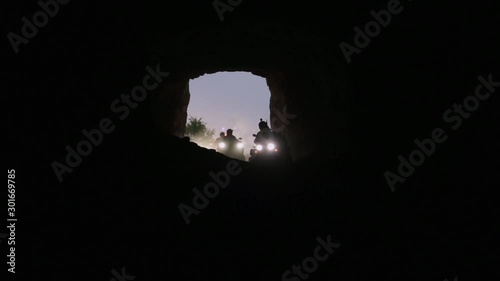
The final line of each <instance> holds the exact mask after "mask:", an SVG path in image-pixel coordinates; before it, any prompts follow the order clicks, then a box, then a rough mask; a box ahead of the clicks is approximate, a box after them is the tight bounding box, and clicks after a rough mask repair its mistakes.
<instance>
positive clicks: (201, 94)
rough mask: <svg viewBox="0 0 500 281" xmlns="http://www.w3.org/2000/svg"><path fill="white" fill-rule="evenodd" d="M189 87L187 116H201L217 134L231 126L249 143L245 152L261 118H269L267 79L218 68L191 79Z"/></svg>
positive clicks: (235, 132)
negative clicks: (223, 70) (212, 72)
mask: <svg viewBox="0 0 500 281" xmlns="http://www.w3.org/2000/svg"><path fill="white" fill-rule="evenodd" d="M189 91H190V93H191V99H190V101H189V107H188V116H194V117H202V118H203V120H204V121H205V122H206V123H207V127H208V128H213V129H215V132H216V135H218V134H219V133H220V132H221V131H222V129H224V131H225V130H226V129H228V128H232V129H233V130H234V132H233V134H234V135H235V136H236V137H242V138H243V141H244V142H245V143H246V144H248V145H246V146H245V152H246V153H248V151H249V149H250V146H251V145H252V144H253V137H252V134H254V133H257V131H258V130H259V128H258V123H259V120H260V118H263V119H264V120H265V119H269V99H270V96H271V94H270V92H269V87H268V86H267V84H266V79H265V78H262V77H260V76H256V75H253V74H251V73H250V72H217V73H215V74H206V75H203V76H201V77H198V78H196V79H194V80H190V81H189Z"/></svg>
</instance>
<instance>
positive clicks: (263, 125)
mask: <svg viewBox="0 0 500 281" xmlns="http://www.w3.org/2000/svg"><path fill="white" fill-rule="evenodd" d="M259 129H260V131H259V132H258V133H257V136H256V137H255V139H254V141H253V142H254V143H265V142H266V141H271V140H272V139H273V137H274V133H273V131H271V128H269V126H268V125H267V122H264V121H262V119H260V122H259Z"/></svg>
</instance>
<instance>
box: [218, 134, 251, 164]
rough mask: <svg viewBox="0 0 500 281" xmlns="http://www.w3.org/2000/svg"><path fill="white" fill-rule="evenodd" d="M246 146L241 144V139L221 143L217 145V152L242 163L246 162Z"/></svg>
mask: <svg viewBox="0 0 500 281" xmlns="http://www.w3.org/2000/svg"><path fill="white" fill-rule="evenodd" d="M244 147H245V146H244V145H243V143H242V142H241V138H239V139H238V141H232V142H228V141H221V142H219V143H218V144H217V151H218V152H220V153H222V154H224V155H226V156H227V157H231V158H235V159H238V160H241V161H245V155H244Z"/></svg>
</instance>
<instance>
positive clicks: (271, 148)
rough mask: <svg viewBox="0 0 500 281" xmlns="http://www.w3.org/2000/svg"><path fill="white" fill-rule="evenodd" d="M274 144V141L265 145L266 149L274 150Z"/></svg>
mask: <svg viewBox="0 0 500 281" xmlns="http://www.w3.org/2000/svg"><path fill="white" fill-rule="evenodd" d="M274 148H275V146H274V143H270V144H268V145H267V149H269V150H274Z"/></svg>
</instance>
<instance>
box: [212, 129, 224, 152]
mask: <svg viewBox="0 0 500 281" xmlns="http://www.w3.org/2000/svg"><path fill="white" fill-rule="evenodd" d="M225 136H226V134H225V133H224V132H220V134H219V137H218V138H216V139H215V141H214V146H215V149H218V148H219V143H221V142H223V141H224V137H225Z"/></svg>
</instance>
